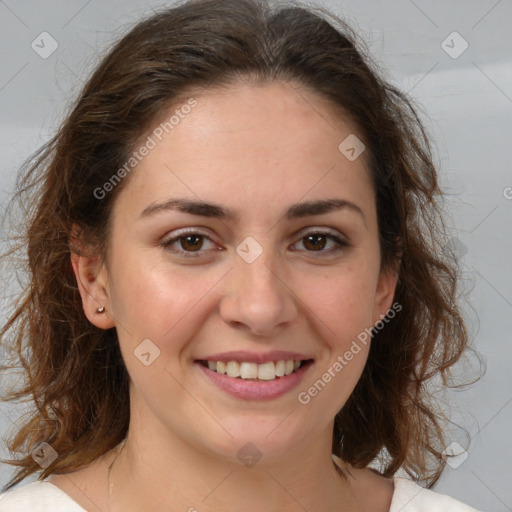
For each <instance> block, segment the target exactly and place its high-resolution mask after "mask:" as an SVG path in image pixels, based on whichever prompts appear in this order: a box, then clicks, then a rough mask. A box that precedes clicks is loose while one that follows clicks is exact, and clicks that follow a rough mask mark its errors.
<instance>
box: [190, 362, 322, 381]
mask: <svg viewBox="0 0 512 512" xmlns="http://www.w3.org/2000/svg"><path fill="white" fill-rule="evenodd" d="M198 362H199V363H200V364H201V365H202V366H204V367H205V368H208V369H209V370H210V371H212V372H215V373H219V374H221V375H226V376H227V377H231V378H233V379H239V380H249V381H251V380H252V381H270V380H276V379H280V378H282V377H286V376H288V375H291V374H292V373H295V372H297V371H298V370H299V369H300V368H302V367H304V366H306V365H309V364H311V363H312V362H313V359H306V360H293V359H290V360H279V361H269V362H266V363H261V364H258V363H252V362H246V361H241V362H239V361H229V362H225V361H205V360H202V361H198Z"/></svg>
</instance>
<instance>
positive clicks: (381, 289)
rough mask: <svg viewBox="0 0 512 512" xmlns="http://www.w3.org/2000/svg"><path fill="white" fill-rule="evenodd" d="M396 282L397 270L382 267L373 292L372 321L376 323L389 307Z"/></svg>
mask: <svg viewBox="0 0 512 512" xmlns="http://www.w3.org/2000/svg"><path fill="white" fill-rule="evenodd" d="M397 283H398V271H397V270H396V269H394V268H391V267H389V268H387V269H383V270H382V271H381V273H380V276H379V282H378V284H377V290H376V294H375V308H374V313H373V317H374V318H373V322H374V324H375V323H377V322H378V321H379V320H381V319H382V317H383V316H385V315H386V314H387V312H388V311H389V310H390V309H391V306H392V304H393V299H394V297H395V291H396V285H397Z"/></svg>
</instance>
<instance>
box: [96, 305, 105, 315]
mask: <svg viewBox="0 0 512 512" xmlns="http://www.w3.org/2000/svg"><path fill="white" fill-rule="evenodd" d="M96 312H97V313H104V312H105V306H101V307H99V308H97V309H96Z"/></svg>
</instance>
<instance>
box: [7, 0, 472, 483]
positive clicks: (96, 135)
mask: <svg viewBox="0 0 512 512" xmlns="http://www.w3.org/2000/svg"><path fill="white" fill-rule="evenodd" d="M246 79H250V80H253V81H254V82H255V83H256V82H259V83H266V82H271V81H276V80H279V81H285V82H287V81H293V82H294V83H299V84H301V85H302V86H305V87H306V88H309V90H311V91H313V92H314V93H316V94H317V95H318V96H319V97H322V98H326V99H327V100H330V102H331V104H332V106H333V110H336V111H339V112H343V114H344V115H345V116H346V117H347V118H348V119H349V120H350V122H352V123H353V125H354V126H355V127H356V128H357V132H358V135H360V137H361V138H362V139H363V140H364V142H365V144H366V147H367V150H366V152H367V155H368V156H369V167H370V169H371V172H372V175H373V180H374V185H375V190H376V203H377V213H378V224H379V237H380V246H381V254H382V266H383V267H386V266H389V265H396V262H397V259H400V261H401V264H400V270H399V279H398V284H397V290H396V294H395V301H396V302H398V303H399V304H400V305H401V306H402V310H401V311H400V313H399V314H398V315H397V317H398V318H397V319H396V320H394V321H392V322H390V323H389V324H388V325H386V326H385V327H384V328H383V329H381V330H379V331H378V332H376V331H374V333H373V342H372V343H371V348H370V353H369V357H368V361H367V364H366V366H365V368H364V371H363V374H362V376H361V378H360V380H359V382H358V383H357V385H356V387H355V389H354V392H353V393H352V395H351V396H350V398H349V400H348V401H347V403H346V405H345V406H344V407H343V409H342V410H341V411H340V412H339V413H338V414H337V416H336V418H335V427H334V431H333V444H332V446H333V453H334V454H335V455H337V456H339V457H340V458H341V459H343V460H344V461H346V462H348V463H350V464H352V465H354V466H355V467H358V468H364V467H368V465H369V464H370V463H371V462H372V461H374V460H379V457H384V456H383V455H382V454H385V457H384V459H380V460H383V461H384V463H383V466H382V468H381V473H382V474H383V475H385V476H391V475H393V474H394V473H395V472H396V471H397V470H398V469H399V468H400V467H402V468H403V469H405V471H407V472H408V473H409V474H410V475H411V476H413V478H414V479H415V480H416V481H420V480H424V481H426V482H427V484H428V487H431V486H432V485H433V484H434V483H435V482H436V481H437V479H438V478H439V476H440V474H441V472H442V470H443V469H444V465H445V460H444V457H443V454H442V451H443V449H444V447H445V442H444V439H443V428H442V420H443V415H442V413H441V411H440V410H439V409H438V408H436V407H434V406H433V405H432V404H431V402H430V400H429V392H428V386H427V385H428V383H429V382H430V381H431V379H435V378H437V377H439V376H442V377H444V376H445V374H446V372H447V371H448V370H449V368H450V367H451V366H452V365H454V363H456V362H457V360H458V359H459V358H460V357H461V355H462V354H463V352H464V351H465V350H466V349H467V348H468V346H467V345H468V335H467V329H466V325H465V322H464V319H463V315H462V314H461V309H460V305H459V302H458V300H457V296H458V292H457V290H458V286H457V283H458V277H459V273H458V269H457V265H456V260H455V258H454V255H453V254H451V253H450V252H449V251H446V250H445V229H444V220H443V214H442V210H441V208H440V199H441V198H442V194H441V191H440V189H439V186H438V180H437V172H436V169H435V165H434V163H433V156H432V149H431V145H430V143H429V137H428V136H427V133H426V130H425V128H424V126H423V125H422V122H421V120H420V118H419V115H418V113H417V112H418V107H417V106H415V105H414V104H413V102H412V100H411V99H410V98H409V97H408V96H407V95H406V94H404V93H403V92H401V91H399V90H398V89H397V88H395V87H394V86H392V85H391V84H390V83H388V82H386V81H385V80H384V78H383V77H382V73H381V71H380V70H379V67H378V66H377V65H376V64H375V63H374V62H373V61H372V59H371V57H370V56H369V55H368V51H367V49H366V47H365V45H364V43H363V42H362V41H359V37H358V36H357V35H356V34H355V33H354V31H353V30H352V29H351V28H350V27H349V26H348V25H347V24H346V22H344V21H343V20H341V19H339V18H338V17H337V16H335V15H333V14H332V13H330V12H328V11H327V10H325V9H324V8H322V7H311V6H307V7H306V6H305V5H303V4H301V3H298V2H296V3H295V4H289V5H281V6H271V5H270V4H269V3H268V2H266V1H256V0H254V1H253V0H222V1H218V0H206V1H189V2H186V3H180V4H178V5H175V6H173V7H172V8H166V9H164V10H161V11H158V12H156V13H155V14H153V15H152V16H151V17H149V18H147V19H145V20H143V21H141V22H140V23H138V24H137V25H136V26H135V27H134V28H132V29H131V30H130V31H129V32H128V33H127V34H126V35H125V36H124V37H122V38H121V39H120V40H119V41H118V42H117V43H116V44H115V45H114V46H113V48H112V49H110V51H109V53H108V54H107V55H106V56H105V57H104V58H103V59H102V61H101V63H100V64H99V66H98V67H97V68H96V70H95V71H94V73H93V74H92V76H91V77H90V79H89V80H88V81H87V83H86V84H85V85H84V87H83V89H82V91H81V93H80V94H79V97H78V99H77V100H76V102H75V103H74V104H73V105H71V107H70V110H69V113H68V114H67V115H66V118H65V120H64V121H63V123H62V124H61V126H60V128H59V130H58V131H57V133H56V135H55V136H54V137H53V138H52V139H51V140H50V141H49V142H47V143H46V144H45V145H44V146H43V147H42V148H40V150H39V151H38V152H37V153H36V154H35V155H33V157H32V158H31V159H29V160H28V161H27V162H25V164H24V166H23V167H22V169H21V172H20V174H19V177H18V182H17V189H16V193H15V194H14V196H13V197H12V199H11V204H12V203H14V202H15V201H16V200H18V201H19V203H20V204H21V206H22V217H23V219H22V232H21V233H20V234H18V235H17V237H16V238H14V237H11V241H13V240H14V241H15V244H14V246H13V247H12V248H11V250H9V251H7V253H6V254H5V255H4V256H5V257H6V258H8V260H9V261H15V260H16V261H17V262H19V263H20V264H21V268H22V271H23V272H25V276H26V278H25V279H26V282H25V284H24V285H23V289H22V291H21V292H20V293H19V295H18V300H17V301H16V302H15V304H14V307H13V310H12V314H10V316H9V317H8V320H7V321H6V323H5V324H4V325H3V328H2V330H1V331H0V336H1V338H0V339H1V343H2V345H3V347H4V350H5V351H6V353H8V354H10V360H9V363H10V364H6V365H3V366H2V369H3V370H8V369H15V368H21V371H22V373H23V375H24V376H25V379H24V381H23V385H21V386H20V387H18V388H17V389H11V390H9V391H8V392H7V393H5V397H4V398H2V399H3V400H4V401H9V400H10V401H15V400H20V399H25V400H30V402H31V403H33V404H35V410H34V411H32V413H30V414H29V415H28V416H29V417H28V418H25V420H24V421H23V422H22V423H21V424H18V425H17V428H16V430H15V432H14V434H12V437H11V438H10V439H9V441H8V444H7V446H8V448H9V450H10V453H11V455H12V454H18V455H20V456H18V457H15V458H13V459H10V460H4V462H6V463H8V464H11V465H14V466H18V467H19V469H18V470H17V473H16V475H15V476H14V477H13V478H12V479H11V480H10V481H9V482H8V484H7V485H6V486H5V487H4V491H5V490H8V489H10V488H12V487H13V486H15V485H16V484H18V483H19V482H21V481H22V480H23V479H24V478H26V477H27V476H29V475H31V474H33V473H35V472H37V471H41V467H40V466H39V465H38V464H37V463H36V462H35V460H34V459H33V458H32V456H31V451H32V450H33V449H34V448H35V447H36V446H37V445H38V444H40V443H41V442H43V441H45V442H47V443H49V444H50V445H51V446H52V447H53V448H54V449H55V450H56V451H57V453H58V458H57V459H56V460H55V461H54V462H53V463H52V464H51V465H50V466H49V467H48V468H45V469H43V470H42V471H41V474H40V476H39V479H42V478H46V477H47V476H49V475H50V474H52V473H55V474H60V473H67V472H70V471H74V470H76V469H78V468H80V467H81V466H83V465H86V464H88V463H90V462H92V461H94V460H95V459H97V458H98V457H100V456H101V455H103V454H105V453H106V452H108V451H109V450H111V449H112V448H114V447H115V446H117V445H118V444H119V443H120V442H121V441H122V440H123V439H124V438H125V436H126V433H127V430H128V425H129V418H130V411H129V382H130V379H129V375H128V373H127V371H126V368H125V366H124V363H123V360H122V356H121V353H120V350H119V343H118V339H117V335H116V330H115V328H112V329H108V330H101V329H99V328H96V327H95V326H93V325H92V324H91V323H90V322H89V321H88V320H87V319H86V317H85V315H84V312H83V308H82V302H81V298H80V294H79V292H78V288H77V283H76V279H75V276H74V273H73V271H72V267H71V263H70V254H71V251H72V250H74V251H77V249H73V248H72V246H71V245H70V240H71V239H72V238H73V237H78V238H79V239H80V240H82V241H83V242H84V243H85V244H87V245H90V246H93V247H97V248H98V251H99V252H100V254H103V255H104V254H105V251H106V248H107V247H108V233H109V231H108V227H109V219H110V213H111V210H112V205H113V204H114V201H115V200H116V196H117V194H118V193H119V192H120V190H121V189H122V188H123V187H124V186H126V184H127V182H128V181H129V178H128V177H127V178H124V179H123V180H122V181H121V182H120V183H119V184H117V186H116V187H114V188H113V190H112V191H110V192H109V193H107V194H106V195H105V197H104V198H103V199H101V200H98V199H97V198H96V196H95V194H94V191H95V190H96V189H97V188H98V187H102V186H103V184H104V183H105V182H106V181H107V180H108V179H109V178H110V177H111V176H112V175H113V172H114V171H115V170H117V169H119V168H120V167H121V166H122V165H123V163H124V162H126V161H127V159H128V158H129V157H130V154H131V152H132V151H133V150H134V148H135V144H136V142H137V140H139V139H140V137H141V136H142V135H144V133H145V132H146V130H147V129H148V128H150V127H151V126H152V125H154V123H155V121H156V120H158V119H159V118H160V117H161V115H162V113H163V112H165V111H166V109H168V108H169V106H170V105H173V104H175V103H176V100H177V98H178V97H181V96H184V95H185V94H186V93H187V91H188V90H190V89H191V88H193V87H200V88H205V89H208V88H209V87H214V86H228V87H229V86H230V85H234V84H236V83H237V81H239V80H246ZM20 251H21V252H22V254H21V256H20V258H21V259H20V258H16V259H15V258H14V255H15V254H18V253H19V252H20ZM25 251H26V252H25ZM11 275H15V274H11ZM445 384H446V382H445Z"/></svg>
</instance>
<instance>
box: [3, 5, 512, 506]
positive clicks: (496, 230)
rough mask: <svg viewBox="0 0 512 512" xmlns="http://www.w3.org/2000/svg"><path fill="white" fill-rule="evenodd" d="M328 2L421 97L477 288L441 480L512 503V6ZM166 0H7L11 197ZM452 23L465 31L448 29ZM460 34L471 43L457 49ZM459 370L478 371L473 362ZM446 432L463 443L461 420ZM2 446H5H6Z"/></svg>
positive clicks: (484, 502) (470, 499)
mask: <svg viewBox="0 0 512 512" xmlns="http://www.w3.org/2000/svg"><path fill="white" fill-rule="evenodd" d="M318 3H319V4H320V5H324V6H326V7H330V8H331V9H333V10H334V11H335V12H336V13H337V14H340V15H342V16H343V17H345V18H346V19H347V21H349V23H351V24H352V25H353V26H354V28H356V29H357V30H358V32H359V33H360V35H361V36H362V38H363V39H365V40H366V41H367V42H368V45H369V47H370V50H371V51H372V53H373V55H374V56H375V58H376V59H377V60H378V62H380V64H381V65H382V66H383V67H384V68H385V73H386V76H387V78H388V79H389V80H391V81H392V82H394V83H395V84H397V85H398V86H400V87H401V88H402V89H404V90H405V91H408V92H409V93H410V94H411V95H412V96H413V97H414V98H415V99H416V100H417V101H418V102H419V103H420V104H421V105H422V106H423V108H422V113H423V116H424V120H425V122H426V124H427V127H428V128H429V130H430V132H431V134H432V136H433V137H434V139H435V144H436V152H437V161H438V164H439V169H440V174H441V181H442V184H443V185H444V186H445V189H446V192H447V202H446V206H447V209H448V211H449V212H451V221H450V223H449V227H450V230H451V236H452V241H451V245H452V247H453V248H454V249H455V250H456V251H457V253H458V254H459V256H460V258H461V261H462V264H463V268H464V275H465V278H466V283H467V285H468V288H472V291H471V293H470V295H469V302H468V305H467V307H466V310H467V315H468V318H469V319H470V320H471V327H470V330H471V335H472V340H473V343H474V345H475V346H476V348H477V350H478V351H479V352H480V353H481V354H482V355H483V357H484V358H485V361H486V365H487V372H486V374H485V376H484V377H483V378H482V379H481V380H480V381H479V382H478V384H477V385H475V386H473V387H471V388H469V389H468V390H465V391H458V392H450V393H449V394H448V396H447V399H448V400H449V401H450V403H451V404H452V406H451V408H450V413H451V417H452V419H453V421H454V423H455V424H458V425H461V426H463V427H465V428H466V429H467V430H468V431H469V433H470V435H471V444H470V447H469V448H468V450H467V453H465V454H464V453H463V454H462V456H461V457H459V458H458V459H456V460H455V461H454V463H453V464H452V465H453V467H450V466H448V467H447V469H446V471H445V473H444V474H443V476H442V478H441V481H440V483H439V484H438V485H437V487H436V489H435V490H436V491H438V492H443V493H447V494H450V495H452V496H454V497H456V498H458V499H460V500H462V501H465V502H467V503H469V504H471V505H473V506H474V507H476V508H479V509H481V510H486V511H493V512H501V511H510V510H512V486H511V485H510V483H511V482H512V478H511V477H512V471H511V469H510V455H511V453H512V436H511V428H510V425H511V423H512V404H511V401H512V386H511V384H512V378H511V371H510V368H509V364H510V362H511V361H512V357H511V355H512V339H511V335H510V333H511V331H512V325H511V318H512V291H511V290H512V277H511V273H510V264H511V261H512V260H511V253H512V251H511V247H512V242H511V240H512V227H511V226H512V172H511V169H510V162H511V161H512V150H511V147H512V144H511V143H512V137H511V135H512V126H511V120H512V115H511V114H512V85H511V83H512V81H511V77H512V68H511V57H510V48H512V36H511V30H510V21H512V3H511V1H510V0H499V1H496V0H489V1H488V0H472V1H467V0H465V1H462V0H461V1H446V0H435V1H426V0H415V1H413V0H395V1H388V2H384V1H378V0H364V1H357V2H356V1H337V0H331V1H323V2H318ZM169 4H170V3H168V4H167V5H169ZM162 5H164V4H163V3H162V2H158V3H156V2H151V1H149V0H145V1H144V0H138V1H135V0H122V1H116V2H105V1H99V0H89V1H84V0H73V1H70V0H67V1H63V0H60V1H55V0H54V1H52V2H48V1H40V0H37V1H36V0H26V1H24V2H15V1H14V0H6V1H0V41H1V43H0V45H1V46H0V47H1V48H2V54H1V59H2V62H1V64H2V65H1V75H0V111H1V114H2V116H1V124H0V152H1V159H0V194H1V195H0V200H1V203H2V205H3V206H2V207H4V206H5V200H6V198H7V196H8V194H9V192H10V191H11V189H12V186H13V183H14V179H15V175H16V171H17V169H18V167H19V165H20V164H21V162H22V161H23V160H24V159H25V158H27V157H28V156H29V155H30V154H31V153H32V151H34V150H35V149H36V148H37V147H38V146H39V145H41V144H42V143H43V142H45V141H46V140H47V139H48V138H49V135H50V134H51V133H52V132H53V130H55V128H56V127H57V126H58V123H59V120H60V119H61V118H62V115H63V114H64V112H65V110H66V108H67V105H68V103H69V101H70V100H71V99H73V98H74V97H75V95H76V93H77V91H78V88H79V87H80V85H81V83H82V81H83V80H84V79H85V78H86V77H87V75H88V74H89V72H90V71H91V70H92V69H93V67H94V65H95V64H96V63H97V60H98V55H99V54H101V52H102V51H103V50H104V49H105V48H106V47H107V46H108V44H109V43H110V42H112V41H113V40H114V39H116V38H117V37H118V36H119V35H120V34H121V33H123V32H125V31H126V30H127V29H128V28H129V26H131V24H133V23H135V22H136V21H137V20H138V19H139V18H140V17H141V16H142V15H145V14H149V13H150V12H151V9H152V8H154V7H159V6H162ZM454 31H456V32H458V33H459V34H460V36H457V35H455V36H454V35H450V34H452V33H453V32H454ZM42 32H48V33H49V34H50V35H51V36H52V38H53V39H54V40H55V41H56V42H57V44H58V48H57V49H56V50H55V51H54V52H53V53H52V54H51V55H50V56H47V58H42V57H41V56H40V55H38V53H36V51H34V50H33V49H32V47H31V43H32V41H34V40H35V41H36V43H37V42H38V41H39V45H40V47H41V46H42V44H41V43H40V40H41V37H38V36H39V35H40V34H41V33H42ZM448 36H450V37H448ZM42 37H46V36H42ZM447 37H448V39H447ZM443 41H445V43H443ZM464 41H466V42H467V44H468V48H467V50H466V51H464V52H463V53H462V54H460V55H458V54H459V53H460V52H461V51H462V50H463V49H464V46H465V43H464ZM49 48H51V47H50V42H49V40H48V39H47V40H46V42H45V45H44V51H48V49H49ZM42 51H43V48H40V52H42ZM449 53H451V55H449ZM455 57H456V58H455ZM7 300H8V299H7ZM4 301H5V299H4ZM5 304H6V303H5V302H4V305H5ZM460 371H461V372H463V373H465V374H466V375H473V374H474V371H473V370H471V367H470V366H469V363H468V366H467V367H465V368H464V367H461V369H460ZM2 385H4V386H5V385H7V384H6V382H5V381H4V382H3V384H2ZM17 413H18V408H15V407H14V406H12V405H6V404H0V434H1V435H4V434H5V433H6V432H7V431H8V430H9V429H10V428H12V426H13V423H12V422H13V421H14V420H15V418H16V416H17ZM450 435H451V436H452V439H453V441H454V442H457V443H459V444H460V445H462V446H466V445H465V443H464V438H463V437H462V435H461V433H460V432H459V431H458V430H457V429H454V431H453V434H450ZM0 456H4V457H5V456H7V453H6V450H5V447H4V445H3V443H2V445H1V448H0ZM466 456H467V458H466ZM464 459H465V460H464ZM457 461H458V462H457ZM459 464H460V465H459ZM10 474H11V468H10V467H8V466H5V465H1V464H0V485H3V484H4V483H5V482H6V481H7V479H8V477H9V476H10ZM34 479H35V477H34V478H31V479H27V480H25V481H24V483H28V482H29V481H31V480H34ZM24 483H23V484H24Z"/></svg>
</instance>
